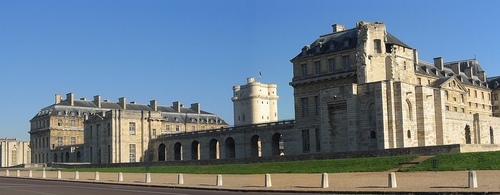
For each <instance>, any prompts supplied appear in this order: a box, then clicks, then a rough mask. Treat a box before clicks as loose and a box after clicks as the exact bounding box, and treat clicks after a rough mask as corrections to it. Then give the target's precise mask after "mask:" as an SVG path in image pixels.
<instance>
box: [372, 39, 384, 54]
mask: <svg viewBox="0 0 500 195" xmlns="http://www.w3.org/2000/svg"><path fill="white" fill-rule="evenodd" d="M373 47H374V48H373V49H374V50H375V52H377V53H382V43H381V41H380V39H375V40H373Z"/></svg>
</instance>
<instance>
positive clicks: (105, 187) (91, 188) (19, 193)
mask: <svg viewBox="0 0 500 195" xmlns="http://www.w3.org/2000/svg"><path fill="white" fill-rule="evenodd" d="M0 194H2V195H38V194H41V195H59V194H60V195H67V194H71V195H78V194H92V195H98V194H105V195H137V194H146V195H147V194H160V195H161V194H168V195H171V194H172V195H173V194H179V195H183V194H186V195H187V194H207V195H210V194H220V195H226V194H243V193H242V192H226V191H214V190H208V191H205V190H191V189H174V188H158V187H143V186H127V185H111V184H96V183H77V182H63V181H46V180H32V179H19V178H0ZM244 194H250V195H253V194H271V193H262V192H259V193H244Z"/></svg>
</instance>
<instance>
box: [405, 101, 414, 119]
mask: <svg viewBox="0 0 500 195" xmlns="http://www.w3.org/2000/svg"><path fill="white" fill-rule="evenodd" d="M406 104H407V109H406V112H407V113H406V116H407V117H408V120H411V121H412V120H413V115H412V113H413V111H412V106H411V102H410V100H409V99H406Z"/></svg>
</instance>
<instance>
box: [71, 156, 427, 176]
mask: <svg viewBox="0 0 500 195" xmlns="http://www.w3.org/2000/svg"><path fill="white" fill-rule="evenodd" d="M415 158H417V156H392V157H377V158H352V159H333V160H309V161H291V162H273V163H255V164H227V165H207V166H162V167H148V168H146V167H123V168H85V169H84V168H82V169H62V170H61V171H67V172H71V171H80V172H94V171H98V172H123V173H145V172H150V173H186V174H265V173H323V172H327V173H341V172H377V171H386V170H389V169H393V168H397V167H398V163H400V162H410V161H411V160H413V159H415ZM146 169H149V171H146Z"/></svg>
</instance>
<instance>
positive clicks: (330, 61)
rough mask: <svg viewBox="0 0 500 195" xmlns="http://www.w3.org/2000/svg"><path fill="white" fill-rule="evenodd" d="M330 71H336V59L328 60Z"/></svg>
mask: <svg viewBox="0 0 500 195" xmlns="http://www.w3.org/2000/svg"><path fill="white" fill-rule="evenodd" d="M328 67H329V68H328V71H329V72H335V59H334V58H332V59H329V60H328Z"/></svg>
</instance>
